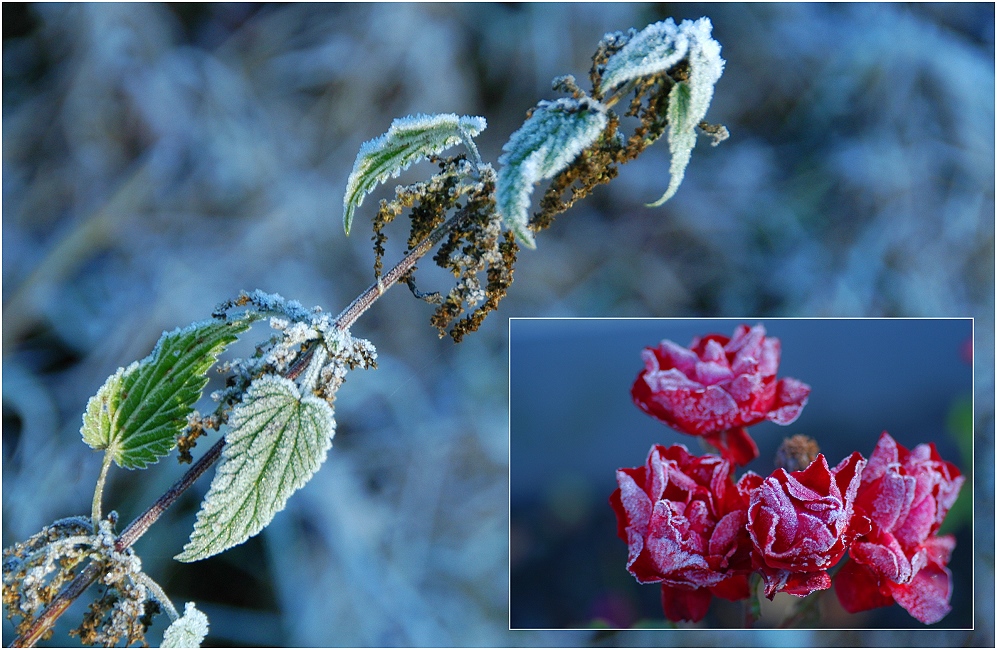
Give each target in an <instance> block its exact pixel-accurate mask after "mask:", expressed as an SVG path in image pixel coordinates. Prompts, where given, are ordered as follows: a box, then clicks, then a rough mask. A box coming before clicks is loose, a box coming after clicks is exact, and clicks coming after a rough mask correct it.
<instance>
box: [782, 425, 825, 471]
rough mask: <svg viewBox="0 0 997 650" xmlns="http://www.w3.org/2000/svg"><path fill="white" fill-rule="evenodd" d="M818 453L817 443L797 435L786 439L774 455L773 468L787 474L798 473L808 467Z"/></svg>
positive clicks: (807, 437)
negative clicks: (784, 470) (783, 469)
mask: <svg viewBox="0 0 997 650" xmlns="http://www.w3.org/2000/svg"><path fill="white" fill-rule="evenodd" d="M819 453H820V446H819V445H818V444H817V441H816V440H814V439H813V438H811V437H809V436H804V435H800V434H797V435H795V436H792V437H790V438H786V439H784V440H783V441H782V444H781V445H779V450H778V451H776V453H775V466H776V467H783V468H785V469H786V471H787V472H798V471H800V470H802V469H806V468H807V467H809V466H810V463H812V462H813V461H814V459H815V458H817V454H819Z"/></svg>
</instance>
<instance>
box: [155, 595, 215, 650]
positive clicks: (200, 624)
mask: <svg viewBox="0 0 997 650" xmlns="http://www.w3.org/2000/svg"><path fill="white" fill-rule="evenodd" d="M206 636H208V617H207V616H205V615H204V612H202V611H200V610H199V609H197V608H196V607H194V603H187V605H186V606H185V607H184V610H183V616H181V617H180V618H178V619H177V620H175V621H173V623H171V624H170V626H169V627H168V628H166V634H165V635H164V636H163V644H162V646H161V647H163V648H200V647H201V643H202V642H203V641H204V637H206Z"/></svg>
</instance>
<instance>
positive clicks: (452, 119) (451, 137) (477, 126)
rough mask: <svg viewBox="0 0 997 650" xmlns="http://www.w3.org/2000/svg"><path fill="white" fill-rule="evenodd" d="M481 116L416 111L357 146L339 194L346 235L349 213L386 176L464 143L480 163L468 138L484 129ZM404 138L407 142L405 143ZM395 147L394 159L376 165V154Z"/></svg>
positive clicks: (349, 225)
mask: <svg viewBox="0 0 997 650" xmlns="http://www.w3.org/2000/svg"><path fill="white" fill-rule="evenodd" d="M487 125H488V124H487V122H486V121H485V118H483V117H480V116H470V115H464V116H462V117H461V116H458V115H457V114H456V113H440V114H434V115H426V114H422V113H419V114H416V115H410V116H408V117H402V118H398V119H395V120H394V121H392V122H391V126H390V127H389V128H388V130H387V131H386V132H385V133H384V134H382V135H380V136H378V137H376V138H374V139H372V140H368V141H366V142H364V143H363V144H362V145H360V151H359V152H358V153H357V158H356V161H355V162H354V163H353V171H351V172H350V176H349V178H348V179H347V181H346V193H345V195H344V196H343V229H344V230H345V231H346V234H347V235H349V234H350V228H351V227H352V225H353V216H354V213H355V211H356V209H357V208H358V207H360V206H361V205H362V204H363V200H364V197H366V196H367V194H369V193H370V192H372V191H373V190H374V189H375V188H376V187H377V186H378V185H379V184H381V183H384V182H385V181H387V180H388V178H392V177H393V178H397V177H398V175H399V174H401V172H402V171H404V170H406V169H408V168H409V167H410V166H411V165H413V164H414V163H417V162H419V161H420V160H423V159H425V158H427V157H429V156H433V155H436V154H439V153H441V152H443V151H445V150H447V149H449V148H450V147H452V146H454V145H455V144H458V143H459V142H464V143H465V145H466V146H467V148H468V150H469V151H470V152H471V154H472V156H473V157H474V158H476V159H477V160H476V161H475V162H478V163H480V157H479V156H478V150H477V147H476V146H475V145H474V141H473V140H472V139H471V138H473V137H474V136H476V135H478V134H479V133H481V132H482V131H484V130H485V128H487ZM406 138H408V139H409V141H408V142H405V139H406ZM391 147H395V148H396V149H397V156H398V157H399V159H398V160H393V159H392V158H390V157H389V159H387V160H385V161H384V163H388V162H390V164H384V163H382V164H380V165H378V164H377V162H376V155H377V154H379V153H385V152H388V151H390V150H391Z"/></svg>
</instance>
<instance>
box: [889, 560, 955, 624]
mask: <svg viewBox="0 0 997 650" xmlns="http://www.w3.org/2000/svg"><path fill="white" fill-rule="evenodd" d="M891 592H892V594H893V598H894V599H895V600H896V601H897V603H899V604H900V606H901V607H903V608H904V609H906V610H907V611H908V612H909V613H910V615H911V616H913V617H914V618H916V619H917V620H919V621H921V622H922V623H925V624H928V625H930V624H931V623H937V622H938V621H940V620H942V619H943V618H944V617H945V615H946V614H948V613H949V612H950V611H952V606H951V605H949V598H951V596H952V574H951V573H950V572H949V570H948V569H946V568H944V567H939V566H936V565H933V564H929V565H928V566H926V567H924V568H923V569H921V570H920V571H918V572H917V575H916V576H914V579H913V580H911V581H910V583H908V584H906V585H891Z"/></svg>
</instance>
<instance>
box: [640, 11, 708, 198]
mask: <svg viewBox="0 0 997 650" xmlns="http://www.w3.org/2000/svg"><path fill="white" fill-rule="evenodd" d="M679 30H680V31H681V32H683V33H685V34H686V36H687V37H688V39H689V55H688V58H689V79H688V81H679V82H676V84H675V86H674V87H673V88H672V90H671V92H669V93H668V149H669V151H670V152H671V156H672V161H671V165H670V167H669V173H670V175H671V177H670V178H669V180H668V188H667V189H666V190H665V193H664V195H663V196H662V197H661V198H660V199H658V200H657V201H655V202H654V203H649V204H648V205H649V206H650V207H657V206H659V205H661V204H662V203H664V202H665V201H667V200H668V199H670V198H672V196H674V195H675V192H676V191H678V188H679V185H681V184H682V179H683V178H684V177H685V168H686V167H687V166H688V165H689V159H690V158H691V157H692V150H693V148H694V147H695V146H696V126H697V125H699V123H700V122H701V121H702V119H703V118H704V117H705V116H706V111H707V110H708V109H709V108H710V101H712V99H713V87H714V86H715V85H716V83H717V81H718V80H719V79H720V76H721V75H722V74H723V71H724V60H723V59H722V58H720V44H719V43H717V42H716V41H715V40H713V38H712V37H711V35H710V34H711V32H712V31H713V25H712V24H711V23H710V19H709V18H700V19H699V20H697V21H695V22H691V21H688V20H684V21H682V24H681V25H680V26H679ZM624 49H626V48H624ZM621 51H622V50H621Z"/></svg>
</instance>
